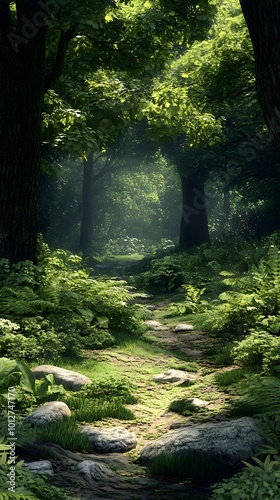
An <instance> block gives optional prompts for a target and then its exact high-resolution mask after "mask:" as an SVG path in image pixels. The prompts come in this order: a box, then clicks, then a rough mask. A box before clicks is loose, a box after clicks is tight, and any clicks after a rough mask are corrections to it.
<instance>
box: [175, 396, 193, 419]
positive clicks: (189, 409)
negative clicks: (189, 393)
mask: <svg viewBox="0 0 280 500" xmlns="http://www.w3.org/2000/svg"><path fill="white" fill-rule="evenodd" d="M168 410H169V411H172V412H174V413H178V414H179V415H184V416H186V415H191V414H192V413H195V412H198V411H199V408H198V407H197V406H196V405H195V404H193V402H192V400H191V399H188V398H184V399H177V400H176V401H172V403H171V404H170V405H169V408H168Z"/></svg>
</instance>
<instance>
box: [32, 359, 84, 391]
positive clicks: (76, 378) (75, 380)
mask: <svg viewBox="0 0 280 500" xmlns="http://www.w3.org/2000/svg"><path fill="white" fill-rule="evenodd" d="M31 369H32V371H33V373H34V375H35V378H37V379H40V378H43V377H44V376H45V375H48V374H49V373H51V374H53V376H54V378H55V381H56V383H57V384H62V385H63V387H64V388H65V389H67V390H68V391H79V390H80V389H81V387H82V386H83V385H85V384H91V380H90V378H88V377H86V376H85V375H82V374H81V373H77V372H73V371H71V370H66V369H65V368H59V367H58V366H53V365H39V366H35V367H34V368H31Z"/></svg>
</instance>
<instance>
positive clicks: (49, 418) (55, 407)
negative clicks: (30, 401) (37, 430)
mask: <svg viewBox="0 0 280 500" xmlns="http://www.w3.org/2000/svg"><path fill="white" fill-rule="evenodd" d="M64 417H71V411H70V409H69V408H68V406H67V405H66V404H65V403H63V402H62V401H50V402H49V403H44V404H43V405H42V406H39V408H37V410H35V411H33V413H31V414H30V415H27V417H26V418H25V419H24V422H25V423H26V424H28V425H31V426H34V427H40V426H42V425H46V424H50V423H52V422H57V421H58V420H61V419H62V418H64Z"/></svg>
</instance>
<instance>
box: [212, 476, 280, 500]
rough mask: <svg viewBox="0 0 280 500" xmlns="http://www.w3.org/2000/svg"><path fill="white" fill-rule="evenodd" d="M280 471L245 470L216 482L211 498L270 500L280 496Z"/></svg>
mask: <svg viewBox="0 0 280 500" xmlns="http://www.w3.org/2000/svg"><path fill="white" fill-rule="evenodd" d="M279 490H280V471H279V470H272V471H269V472H267V471H262V470H256V471H250V470H247V469H245V470H244V471H242V472H240V473H239V474H236V475H235V476H233V477H232V478H230V479H226V480H225V481H223V482H222V483H218V484H215V485H214V487H213V494H212V496H211V500H224V499H226V498H228V499H231V500H264V499H265V500H268V499H269V498H271V499H274V500H275V499H277V498H279Z"/></svg>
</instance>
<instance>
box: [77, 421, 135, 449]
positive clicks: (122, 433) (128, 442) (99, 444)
mask: <svg viewBox="0 0 280 500" xmlns="http://www.w3.org/2000/svg"><path fill="white" fill-rule="evenodd" d="M81 432H82V433H83V434H86V435H87V436H88V438H89V440H90V441H91V443H92V445H93V449H94V450H95V451H97V452H99V453H125V452H126V451H128V450H131V449H132V448H135V446H136V444H137V440H136V436H135V434H133V433H132V432H129V431H128V430H127V429H124V428H123V427H92V426H87V427H84V428H83V429H82V431H81Z"/></svg>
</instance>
